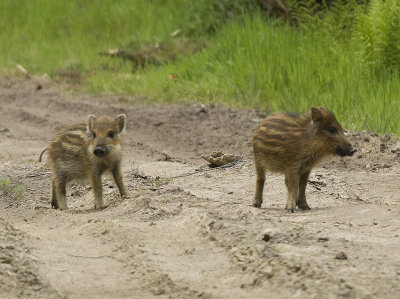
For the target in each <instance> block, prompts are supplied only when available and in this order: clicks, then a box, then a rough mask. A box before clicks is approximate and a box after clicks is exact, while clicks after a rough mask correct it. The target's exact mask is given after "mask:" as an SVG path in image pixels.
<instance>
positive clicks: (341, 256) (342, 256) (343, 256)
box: [335, 251, 347, 260]
mask: <svg viewBox="0 0 400 299" xmlns="http://www.w3.org/2000/svg"><path fill="white" fill-rule="evenodd" d="M335 259H337V260H347V255H346V254H345V253H344V252H343V251H342V252H339V253H338V254H336V256H335Z"/></svg>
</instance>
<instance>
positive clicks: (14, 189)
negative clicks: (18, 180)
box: [0, 178, 25, 200]
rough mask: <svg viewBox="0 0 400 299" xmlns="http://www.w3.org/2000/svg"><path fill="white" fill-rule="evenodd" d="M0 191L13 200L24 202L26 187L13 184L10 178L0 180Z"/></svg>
mask: <svg viewBox="0 0 400 299" xmlns="http://www.w3.org/2000/svg"><path fill="white" fill-rule="evenodd" d="M0 189H1V191H2V192H3V193H4V194H5V195H7V196H9V197H10V198H12V199H13V200H23V199H24V192H25V186H24V185H20V184H15V183H13V182H12V181H11V180H10V179H8V178H0Z"/></svg>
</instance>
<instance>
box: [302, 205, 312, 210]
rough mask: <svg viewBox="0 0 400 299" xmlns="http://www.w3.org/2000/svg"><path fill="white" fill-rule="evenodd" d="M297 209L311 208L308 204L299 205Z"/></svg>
mask: <svg viewBox="0 0 400 299" xmlns="http://www.w3.org/2000/svg"><path fill="white" fill-rule="evenodd" d="M299 209H301V210H311V208H310V207H309V206H308V204H305V205H299Z"/></svg>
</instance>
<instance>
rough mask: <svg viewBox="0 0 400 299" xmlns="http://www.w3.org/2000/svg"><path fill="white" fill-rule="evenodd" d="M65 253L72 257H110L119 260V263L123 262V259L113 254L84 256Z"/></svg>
mask: <svg viewBox="0 0 400 299" xmlns="http://www.w3.org/2000/svg"><path fill="white" fill-rule="evenodd" d="M67 255H69V256H72V257H79V258H85V259H101V258H105V257H108V258H110V259H116V260H117V261H120V262H121V263H122V262H123V260H121V259H119V258H117V257H115V256H112V255H98V256H84V255H76V254H71V253H67Z"/></svg>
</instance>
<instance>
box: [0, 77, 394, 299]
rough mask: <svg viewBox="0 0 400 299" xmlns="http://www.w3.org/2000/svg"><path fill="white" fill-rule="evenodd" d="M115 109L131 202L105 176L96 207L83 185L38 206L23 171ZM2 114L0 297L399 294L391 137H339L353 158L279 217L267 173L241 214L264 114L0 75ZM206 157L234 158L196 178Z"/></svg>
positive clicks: (32, 179) (319, 178)
mask: <svg viewBox="0 0 400 299" xmlns="http://www.w3.org/2000/svg"><path fill="white" fill-rule="evenodd" d="M39 86H40V88H39ZM127 102H129V104H128V103H127ZM316 105H318V103H316ZM119 113H126V114H127V116H128V126H127V134H126V135H125V137H124V138H125V153H126V154H125V159H124V161H125V163H124V176H125V182H126V185H127V188H128V190H129V192H130V197H129V198H126V199H121V198H120V197H119V196H118V190H117V188H116V186H115V184H114V183H113V182H112V181H111V180H110V179H108V178H105V179H104V180H103V181H104V183H103V188H104V193H105V196H104V197H105V198H104V199H105V202H106V203H107V204H108V208H107V209H105V210H102V211H96V210H94V209H93V207H94V199H93V195H92V191H91V190H90V188H89V187H88V186H86V185H72V186H70V187H69V188H68V205H69V209H68V210H67V211H59V210H54V209H51V208H50V173H49V171H48V168H47V164H46V163H39V162H38V161H37V160H38V157H39V154H40V152H41V150H42V149H43V148H44V147H45V145H46V143H47V141H48V140H49V139H50V138H52V137H53V136H54V134H55V132H56V131H57V130H58V129H60V128H61V127H63V126H65V125H68V124H71V123H75V122H81V121H84V120H85V119H86V117H87V115H88V114H109V115H117V114H119ZM0 114H1V117H0V137H1V138H0V149H1V151H0V163H1V165H0V179H1V178H3V179H7V180H9V181H10V182H11V183H12V186H14V187H16V186H23V187H24V191H23V198H20V197H18V196H16V192H13V191H12V189H10V188H11V187H9V186H4V184H3V185H1V186H0V196H1V199H0V215H1V216H0V218H1V220H0V231H1V233H0V248H1V250H0V297H8V298H43V297H50V298H104V297H107V298H132V297H133V298H136V297H138V298H139V297H140V298H152V297H159V298H193V297H196V296H198V297H205V298H247V297H248V298H265V297H269V298H284V297H286V298H287V297H297V298H336V297H346V298H398V294H399V292H400V287H399V285H400V284H399V283H400V250H399V248H400V237H399V235H400V193H399V182H400V176H399V172H400V166H399V156H400V142H399V140H398V139H397V138H396V137H395V136H391V135H385V136H378V135H375V134H371V133H368V132H352V133H349V135H350V139H351V141H352V143H353V145H354V146H356V147H357V148H358V152H357V153H356V155H355V156H354V157H353V158H332V159H330V160H327V161H325V162H323V163H322V164H321V166H320V167H318V168H316V169H315V170H314V171H313V173H312V175H311V177H310V182H309V185H308V187H307V197H308V203H309V205H310V206H311V208H312V210H311V211H296V213H295V214H289V213H287V212H286V211H285V209H284V208H285V202H286V188H285V185H284V181H283V177H281V176H279V175H272V174H268V175H267V180H266V187H265V198H264V204H263V207H262V208H261V209H256V208H253V207H252V206H251V203H252V198H253V195H254V194H253V192H254V190H253V189H254V185H255V173H254V169H253V167H254V166H253V162H252V157H251V135H252V133H253V130H254V129H255V127H256V126H257V123H258V122H259V121H260V120H261V119H262V118H263V117H265V115H264V114H263V113H260V112H257V111H249V110H237V109H231V108H224V107H217V106H204V105H199V104H187V105H180V106H155V105H148V106H146V105H144V104H143V102H142V101H141V100H139V99H135V98H131V99H125V98H120V97H118V96H103V97H101V98H93V97H92V96H90V95H66V94H63V93H61V92H60V91H58V90H57V89H56V88H55V87H54V86H52V85H51V83H49V82H47V81H44V80H40V79H21V78H9V77H0ZM339 120H340V116H339ZM218 150H220V151H222V152H223V153H228V154H234V155H239V156H241V157H242V160H241V161H240V162H239V163H237V164H235V165H234V166H233V167H229V168H222V169H218V168H217V169H212V170H209V168H208V166H207V162H206V161H204V160H203V159H202V158H201V155H202V154H210V153H212V152H215V151H218ZM45 160H46V159H45ZM198 170H207V171H198ZM208 170H209V171H208ZM189 173H191V175H187V174H189ZM18 190H21V189H18Z"/></svg>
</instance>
